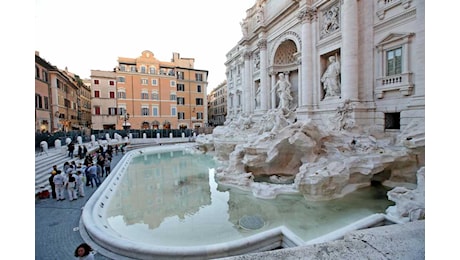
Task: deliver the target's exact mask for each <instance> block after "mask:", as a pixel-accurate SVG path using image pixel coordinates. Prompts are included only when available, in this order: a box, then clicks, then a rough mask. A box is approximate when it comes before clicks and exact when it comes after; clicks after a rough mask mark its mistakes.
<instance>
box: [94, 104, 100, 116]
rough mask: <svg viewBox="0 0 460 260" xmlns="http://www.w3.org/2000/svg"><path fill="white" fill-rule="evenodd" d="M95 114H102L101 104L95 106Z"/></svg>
mask: <svg viewBox="0 0 460 260" xmlns="http://www.w3.org/2000/svg"><path fill="white" fill-rule="evenodd" d="M94 114H95V115H100V114H101V107H100V106H95V107H94Z"/></svg>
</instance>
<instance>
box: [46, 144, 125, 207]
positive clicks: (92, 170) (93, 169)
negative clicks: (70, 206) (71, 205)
mask: <svg viewBox="0 0 460 260" xmlns="http://www.w3.org/2000/svg"><path fill="white" fill-rule="evenodd" d="M125 145H126V144H125ZM120 146H121V147H120V148H121V149H120V150H121V152H122V153H124V147H123V146H122V145H120ZM118 150H119V147H118V146H117V145H115V146H112V145H107V146H106V147H105V149H104V147H103V146H102V145H99V148H98V149H97V150H96V151H94V152H92V153H88V150H87V148H86V146H85V145H80V147H79V149H78V158H79V159H83V162H78V163H77V161H76V160H71V161H66V162H64V165H63V166H62V170H59V169H58V167H57V165H53V168H52V170H51V172H50V177H49V179H48V180H49V183H50V186H51V196H52V198H53V199H56V200H57V201H62V200H65V199H66V194H67V198H68V200H70V201H73V200H76V199H78V197H85V186H87V187H89V186H91V188H94V187H96V188H97V187H99V186H100V185H101V183H102V181H103V179H104V177H107V176H109V174H110V171H111V163H112V156H113V154H114V153H115V154H117V153H118ZM69 154H70V151H69ZM70 157H71V158H72V159H73V158H74V157H73V152H72V156H70Z"/></svg>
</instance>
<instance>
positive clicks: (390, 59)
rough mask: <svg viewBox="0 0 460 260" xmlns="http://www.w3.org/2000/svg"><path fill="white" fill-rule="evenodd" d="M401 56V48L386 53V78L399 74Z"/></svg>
mask: <svg viewBox="0 0 460 260" xmlns="http://www.w3.org/2000/svg"><path fill="white" fill-rule="evenodd" d="M401 55H402V49H401V48H397V49H394V50H390V51H387V76H391V75H396V74H401V70H402V62H401V59H402V57H401Z"/></svg>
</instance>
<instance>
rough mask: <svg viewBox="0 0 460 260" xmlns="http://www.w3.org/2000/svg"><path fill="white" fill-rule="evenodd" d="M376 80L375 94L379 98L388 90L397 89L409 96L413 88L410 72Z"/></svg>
mask: <svg viewBox="0 0 460 260" xmlns="http://www.w3.org/2000/svg"><path fill="white" fill-rule="evenodd" d="M376 81H377V82H376V84H375V85H376V88H375V96H376V98H379V99H381V98H383V96H384V94H385V92H388V91H399V92H400V93H401V94H402V95H403V96H409V95H411V94H412V90H413V88H414V83H413V82H412V73H410V72H409V73H402V74H398V75H391V76H386V77H383V78H378V79H377V80H376Z"/></svg>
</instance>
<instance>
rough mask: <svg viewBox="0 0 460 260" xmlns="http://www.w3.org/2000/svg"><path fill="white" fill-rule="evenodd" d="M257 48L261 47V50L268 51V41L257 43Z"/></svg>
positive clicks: (263, 40)
mask: <svg viewBox="0 0 460 260" xmlns="http://www.w3.org/2000/svg"><path fill="white" fill-rule="evenodd" d="M257 47H259V49H266V48H267V40H265V39H262V40H259V41H258V42H257Z"/></svg>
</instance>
